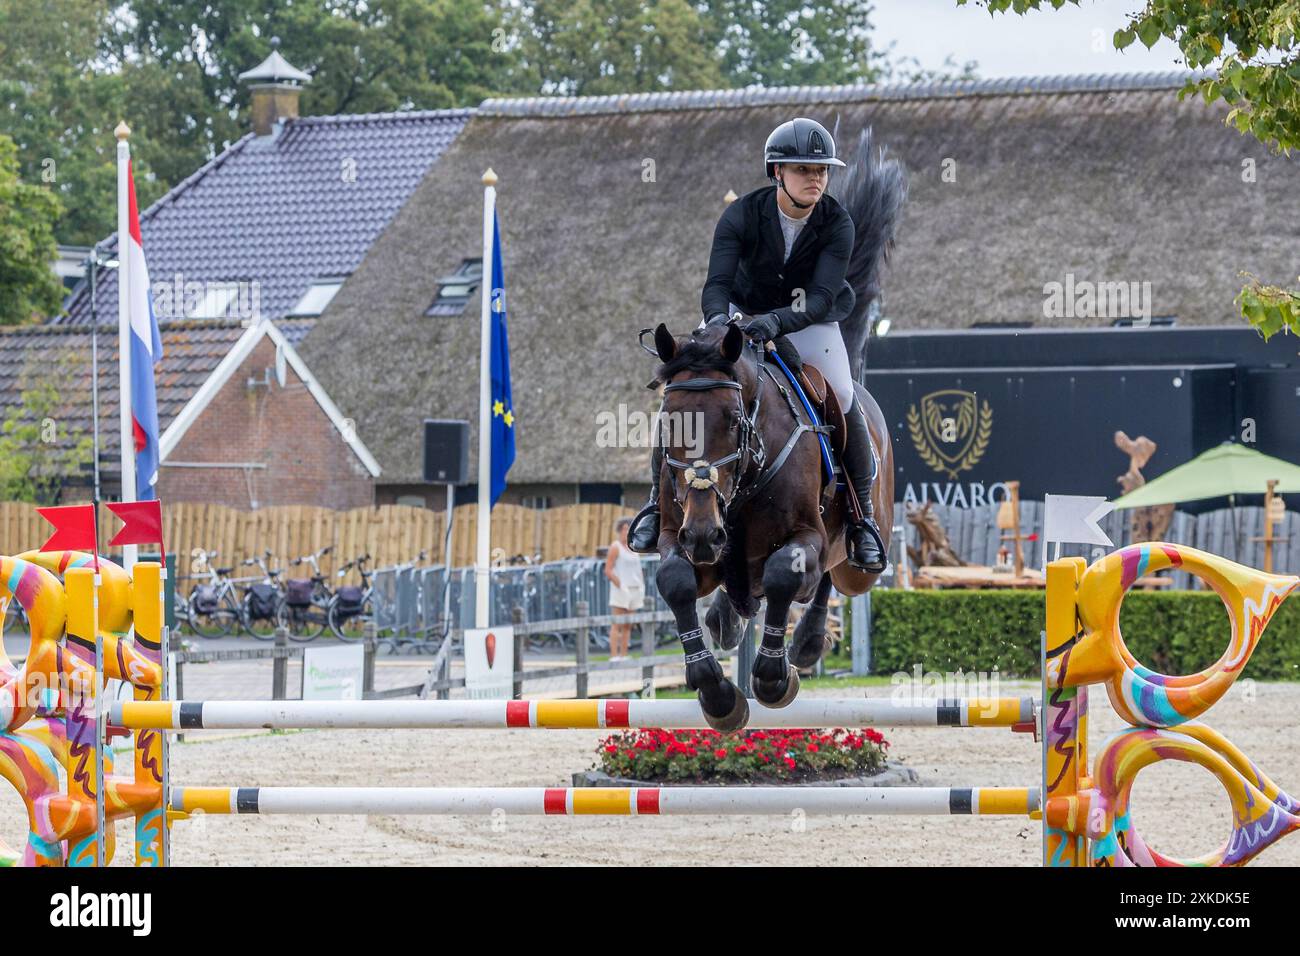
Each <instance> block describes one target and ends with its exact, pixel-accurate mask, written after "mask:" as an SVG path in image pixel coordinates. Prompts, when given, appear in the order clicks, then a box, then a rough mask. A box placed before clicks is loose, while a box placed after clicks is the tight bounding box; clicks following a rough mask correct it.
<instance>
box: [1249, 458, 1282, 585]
mask: <svg viewBox="0 0 1300 956" xmlns="http://www.w3.org/2000/svg"><path fill="white" fill-rule="evenodd" d="M1276 489H1277V479H1276V478H1270V479H1269V480H1268V491H1266V492H1265V493H1264V534H1263V536H1262V537H1259V538H1251V540H1252V541H1262V542H1263V543H1264V573H1265V574H1272V573H1273V545H1274V544H1276V543H1277V542H1279V541H1286V540H1287V537H1286V536H1285V535H1282V536H1280V537H1279V536H1277V535H1274V534H1273V527H1274V526H1275V525H1277V524H1280V523H1281V522H1282V521H1284V520H1285V519H1286V503H1285V502H1284V501H1283V500H1282V499H1281V498H1280V497H1278V496H1277V494H1276Z"/></svg>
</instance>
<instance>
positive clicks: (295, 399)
mask: <svg viewBox="0 0 1300 956" xmlns="http://www.w3.org/2000/svg"><path fill="white" fill-rule="evenodd" d="M91 335H92V333H91V331H90V330H89V329H83V328H69V327H63V328H60V327H50V326H37V327H24V328H15V329H5V330H0V417H9V416H11V415H13V416H14V417H16V418H21V417H22V416H23V414H24V411H23V405H24V392H25V391H29V390H31V389H33V387H34V386H35V385H36V384H37V383H40V384H49V385H53V386H54V389H55V391H56V393H57V404H56V405H55V406H53V407H47V408H42V409H40V412H39V413H40V414H42V415H43V416H44V417H45V418H47V419H48V421H49V422H50V423H52V425H53V427H52V429H51V434H50V436H49V440H48V441H47V444H48V445H49V446H50V447H49V449H47V450H48V451H49V452H50V453H51V454H52V455H54V456H57V461H56V462H54V464H53V466H52V467H56V468H57V470H58V471H59V472H60V478H61V480H60V482H59V484H60V485H61V488H62V492H61V496H60V497H61V498H62V500H65V501H76V500H84V499H86V498H89V497H91V495H92V494H93V489H94V483H95V475H94V471H93V467H92V463H91V457H92V456H91V454H90V452H89V442H90V436H91V434H92V423H91V419H92V408H93V400H92V397H91V388H90V381H91V363H90V355H91ZM162 339H163V360H162V362H161V363H160V365H159V368H158V371H157V375H156V380H157V394H158V419H159V422H158V423H159V428H160V429H161V436H160V441H159V444H160V446H161V452H162V467H161V468H160V470H159V478H158V494H159V498H161V499H162V500H163V501H165V502H179V501H200V502H210V503H213V504H223V505H228V506H230V507H234V508H238V509H241V510H256V509H258V508H264V507H271V506H274V505H285V504H304V503H310V504H317V505H323V506H326V507H330V508H337V509H346V508H355V507H360V506H363V505H368V504H370V503H371V502H372V500H373V486H374V480H375V478H377V477H378V476H379V473H380V470H379V465H378V463H377V462H376V461H375V459H374V456H373V455H372V454H371V453H370V451H369V450H368V449H367V448H366V446H365V445H364V443H362V442H361V440H360V439H359V438H358V437H357V435H356V431H355V429H354V428H353V426H352V423H351V421H350V420H349V419H347V418H346V417H345V416H344V415H343V413H342V412H341V411H340V410H339V409H338V407H337V406H336V405H335V404H334V402H333V401H332V400H331V399H330V397H329V396H328V395H327V394H326V393H325V391H324V389H323V388H321V386H320V383H319V382H317V380H316V378H315V376H313V375H312V373H311V371H310V369H308V368H307V365H306V363H304V362H303V360H302V357H301V356H300V355H299V354H298V352H297V350H296V349H294V347H293V345H292V344H291V343H290V341H289V337H288V336H287V335H286V334H285V333H284V332H283V331H282V330H281V329H280V328H279V327H277V326H276V325H275V324H274V323H272V322H269V321H266V320H263V321H261V322H258V323H255V324H253V325H251V326H247V325H245V324H243V323H241V322H239V321H234V320H229V319H218V320H208V321H181V322H171V323H168V324H167V325H166V326H164V328H163V330H162ZM98 345H99V348H100V361H99V378H100V382H99V386H100V387H99V405H100V414H99V444H100V449H101V453H100V464H101V471H100V475H99V480H100V485H101V489H102V491H101V494H102V496H103V497H105V498H108V499H111V498H114V497H116V491H117V489H118V487H119V483H120V474H119V472H118V449H119V447H120V444H119V441H118V437H119V432H118V396H117V355H116V336H110V335H107V334H101V335H100V336H99V342H98ZM282 383H283V384H282ZM29 411H30V410H29Z"/></svg>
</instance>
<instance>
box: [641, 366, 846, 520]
mask: <svg viewBox="0 0 1300 956" xmlns="http://www.w3.org/2000/svg"><path fill="white" fill-rule="evenodd" d="M755 347H757V346H755ZM763 373H767V376H768V378H770V379H771V380H772V384H773V385H775V386H776V388H777V390H778V391H779V392H780V394H781V395H782V397H783V398H784V399H785V404H786V407H788V408H789V409H790V417H791V418H793V419H794V422H795V427H794V429H793V430H792V431H791V432H790V437H789V438H787V439H786V442H785V445H784V446H783V447H782V448H781V451H780V452H779V453H778V454H777V456H776V458H775V459H773V460H772V463H771V465H770V466H767V467H765V466H766V465H767V450H766V448H765V446H764V444H763V434H762V432H761V431H760V430H759V427H758V412H759V409H760V408H761V407H762V401H763ZM755 378H756V381H757V387H756V388H755V393H754V402H753V405H752V406H751V407H750V410H749V413H748V414H746V412H745V402H744V387H743V386H742V385H741V384H740V382H739V381H737V380H736V379H734V378H690V379H686V380H685V381H681V382H670V383H668V384H667V385H665V386H664V395H665V396H666V395H667V394H668V393H669V392H673V391H689V392H703V391H708V390H711V389H715V388H730V389H735V390H736V391H737V392H739V393H740V394H739V395H738V396H737V398H738V401H739V403H740V422H739V425H740V437H739V439H738V440H737V443H736V450H735V451H733V452H731V453H730V454H727V455H724V456H722V457H721V458H717V459H714V460H713V461H710V460H708V459H707V458H697V459H696V460H695V461H691V462H686V461H679V460H678V459H676V458H673V457H672V456H671V455H669V454H668V453H667V451H665V452H664V460H665V461H666V462H668V464H669V465H670V466H671V467H673V468H676V469H678V470H679V471H681V472H683V473H684V474H685V476H686V483H687V485H688V486H689V487H690V488H696V489H699V490H706V489H712V490H713V493H714V494H715V495H717V498H718V506H719V510H721V511H722V513H723V514H724V515H727V514H729V513H730V511H731V509H732V508H739V507H740V506H741V505H743V504H744V503H745V502H746V501H748V500H749V499H751V498H752V497H753V496H754V495H756V494H758V492H759V491H761V490H762V489H763V488H764V487H765V486H766V485H767V484H768V483H769V482H770V481H771V480H772V479H773V478H775V477H776V474H777V472H779V471H780V470H781V468H782V466H783V465H784V464H785V462H786V459H788V458H789V457H790V453H791V452H792V451H793V450H794V446H795V444H796V443H797V442H798V441H799V438H800V436H802V435H803V433H804V432H823V433H829V431H830V429H829V427H827V426H825V425H817V426H813V425H808V424H805V423H803V422H801V421H799V413H798V412H797V411H796V410H795V405H794V399H793V398H791V397H790V393H789V391H788V390H787V389H786V387H785V386H784V385H782V384H781V382H780V381H779V380H778V379H777V377H776V375H775V373H774V372H773V371H772V370H771V369H770V368H768V367H767V366H766V365H764V364H763V361H762V357H761V356H760V357H759V360H758V371H757V373H756V375H755ZM662 411H663V406H662V405H661V406H660V412H661V413H662ZM732 462H737V463H738V464H737V466H736V468H735V470H734V471H733V473H732V477H731V489H730V491H729V492H728V493H727V494H726V495H724V494H723V493H722V490H721V488H719V487H718V478H719V474H718V470H719V469H720V468H723V467H725V466H726V465H729V464H731V463H732ZM751 467H756V468H757V469H758V474H757V475H756V476H755V477H754V479H753V481H752V482H750V483H749V484H748V485H745V486H744V487H742V486H741V482H742V480H743V478H744V476H745V474H746V473H748V471H749V470H750V468H751ZM669 484H670V486H671V488H672V492H673V501H675V502H676V503H677V505H678V507H682V502H681V500H680V499H679V498H678V497H677V483H676V482H670V483H669Z"/></svg>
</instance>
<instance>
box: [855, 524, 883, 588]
mask: <svg viewBox="0 0 1300 956" xmlns="http://www.w3.org/2000/svg"><path fill="white" fill-rule="evenodd" d="M850 528H851V530H853V531H857V530H858V529H859V528H863V529H866V531H867V533H868V534H870V535H871V537H872V538H873V539H874V540H875V542H876V547H877V548H878V549H879V551H880V561H878V562H876V563H873V564H864V563H861V562H859V561H856V560H854V558H855V555H854V554H853V550H854V549H853V546H852V541H851V540H850V541H849V542H848V544H849V547H848V552H849V564H850V565H852V566H853V567H855V568H857V569H858V570H859V571H864V572H866V573H867V574H883V573H884V571H885V569H886V568H887V567H889V549H888V548H887V547H886V546H885V541H884V539H883V538H881V537H880V531H879V530H877V528H876V522H875V520H874V519H873V518H871V517H867V516H864V517H863V520H862V521H860V522H857V523H855V524H853V525H851V526H850Z"/></svg>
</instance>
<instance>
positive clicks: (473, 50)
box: [0, 0, 972, 245]
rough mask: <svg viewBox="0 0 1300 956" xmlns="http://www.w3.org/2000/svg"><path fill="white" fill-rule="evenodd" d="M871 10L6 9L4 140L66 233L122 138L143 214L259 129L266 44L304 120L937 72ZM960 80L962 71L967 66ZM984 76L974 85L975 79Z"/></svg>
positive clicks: (425, 0)
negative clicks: (885, 32)
mask: <svg viewBox="0 0 1300 956" xmlns="http://www.w3.org/2000/svg"><path fill="white" fill-rule="evenodd" d="M870 9H871V4H870V2H869V0H828V2H827V3H824V4H816V5H812V6H808V5H806V4H801V3H797V2H795V0H773V2H771V3H761V4H753V3H749V2H748V0H744V2H742V0H702V2H699V3H692V2H690V0H655V2H651V3H641V2H633V0H577V2H576V3H573V2H569V0H565V2H559V0H525V2H523V3H515V2H491V3H486V4H484V3H468V2H465V0H302V2H294V3H284V2H277V0H222V2H221V3H219V4H215V3H211V2H210V0H123V2H121V3H110V2H109V0H44V2H43V3H42V4H41V14H40V15H39V16H33V15H32V8H31V4H30V2H29V0H0V131H4V132H7V133H8V134H10V135H11V136H12V137H13V139H14V141H15V143H16V144H17V146H18V150H19V164H20V168H21V170H22V174H23V176H24V178H25V179H26V180H27V181H29V182H37V181H41V182H45V183H47V184H49V185H51V186H52V187H53V188H54V189H55V190H56V191H57V192H58V194H59V196H60V197H61V198H62V200H63V204H64V212H63V214H62V217H61V219H60V220H59V223H58V226H57V228H56V235H57V236H58V239H59V241H61V242H65V243H74V244H80V245H91V244H92V243H94V242H97V241H99V240H100V239H102V238H104V237H105V236H107V235H109V234H110V233H111V232H112V230H113V229H114V228H115V224H116V218H115V217H116V212H115V210H116V205H115V198H114V191H115V189H116V174H115V171H114V169H115V152H114V142H115V141H114V139H113V128H114V127H115V126H116V125H117V122H118V120H120V119H125V120H126V122H127V124H128V125H129V126H130V127H131V155H132V161H133V163H134V168H135V178H136V191H137V195H138V197H139V202H140V205H141V208H142V209H143V208H146V207H148V205H149V204H150V203H152V202H153V201H154V200H156V199H157V198H158V197H159V196H161V195H162V194H163V193H164V192H165V191H166V190H168V189H170V188H171V187H172V186H174V185H175V184H176V183H178V182H180V181H181V180H182V179H184V178H185V177H186V176H189V175H190V174H191V173H193V172H194V170H196V169H198V168H199V167H200V166H202V165H203V164H204V163H205V162H207V161H208V160H209V159H211V158H212V157H213V156H215V155H216V154H217V153H218V152H220V151H221V150H222V149H223V148H225V147H226V146H227V145H229V144H230V143H232V142H234V141H235V140H237V139H238V138H239V137H240V136H242V135H244V134H245V133H246V132H247V131H248V129H249V121H248V107H249V91H248V88H247V85H246V84H242V83H240V82H239V74H240V73H241V72H243V71H245V70H248V69H250V68H251V67H253V66H255V65H256V64H257V63H259V62H261V60H262V59H263V58H264V57H266V56H267V54H269V53H270V51H271V45H270V41H271V37H273V36H278V37H280V39H281V41H282V45H281V47H280V52H281V54H282V55H283V56H284V57H285V58H286V59H287V60H288V61H289V62H291V63H293V64H294V65H295V66H297V67H298V68H300V69H302V70H305V71H306V72H308V73H309V74H311V77H312V82H311V83H310V84H308V85H307V86H306V87H305V88H304V91H303V94H302V102H301V104H300V106H301V111H302V114H303V115H305V116H312V115H316V116H330V115H337V114H340V113H371V112H382V111H392V110H406V109H440V108H445V107H456V106H475V105H477V104H478V103H479V102H481V101H482V100H483V99H485V98H487V97H489V96H510V95H537V94H549V93H575V94H576V93H581V94H603V93H632V92H642V91H653V90H685V89H699V88H724V89H725V88H735V87H743V86H747V85H751V84H763V85H767V86H772V85H782V84H795V83H798V84H828V83H853V82H868V81H872V80H878V79H890V78H898V77H905V78H909V79H938V78H941V77H944V76H947V75H949V73H950V71H946V70H939V71H924V70H921V69H919V68H918V67H915V66H914V65H913V66H909V65H908V64H907V63H906V62H903V61H899V62H892V61H890V60H889V59H888V58H887V56H886V55H885V54H883V53H881V52H880V51H878V50H875V49H873V48H872V46H871V44H870V40H869V32H870V24H869V21H868V17H869V13H870ZM955 69H956V68H954V70H955ZM971 72H972V71H971V64H967V65H966V66H965V67H964V69H963V70H962V71H960V75H962V76H965V77H969V76H971Z"/></svg>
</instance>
